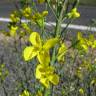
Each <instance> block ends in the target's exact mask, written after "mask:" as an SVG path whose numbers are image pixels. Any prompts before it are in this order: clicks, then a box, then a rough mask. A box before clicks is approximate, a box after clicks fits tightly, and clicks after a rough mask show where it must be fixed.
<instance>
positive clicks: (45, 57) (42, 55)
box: [37, 51, 50, 65]
mask: <svg viewBox="0 0 96 96" xmlns="http://www.w3.org/2000/svg"><path fill="white" fill-rule="evenodd" d="M37 58H38V60H39V62H40V64H45V65H48V64H49V62H50V55H49V52H47V51H41V52H39V54H38V55H37Z"/></svg>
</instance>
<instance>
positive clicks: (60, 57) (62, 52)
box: [57, 43, 67, 62]
mask: <svg viewBox="0 0 96 96" xmlns="http://www.w3.org/2000/svg"><path fill="white" fill-rule="evenodd" d="M66 52H67V47H66V45H65V44H64V43H63V44H61V46H60V48H59V50H58V57H57V60H58V61H59V62H60V61H64V55H65V54H66Z"/></svg>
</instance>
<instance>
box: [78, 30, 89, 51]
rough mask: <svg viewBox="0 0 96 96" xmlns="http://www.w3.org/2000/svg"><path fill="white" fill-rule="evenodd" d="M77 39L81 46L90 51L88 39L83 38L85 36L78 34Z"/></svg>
mask: <svg viewBox="0 0 96 96" xmlns="http://www.w3.org/2000/svg"><path fill="white" fill-rule="evenodd" d="M77 38H78V40H79V45H80V46H81V47H82V48H83V49H84V50H85V51H86V52H87V51H88V40H87V39H86V38H83V36H82V34H81V33H80V32H78V36H77Z"/></svg>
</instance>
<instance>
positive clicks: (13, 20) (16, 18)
mask: <svg viewBox="0 0 96 96" xmlns="http://www.w3.org/2000/svg"><path fill="white" fill-rule="evenodd" d="M10 19H11V22H15V23H17V22H19V21H20V18H19V17H17V16H16V15H15V13H13V14H11V15H10Z"/></svg>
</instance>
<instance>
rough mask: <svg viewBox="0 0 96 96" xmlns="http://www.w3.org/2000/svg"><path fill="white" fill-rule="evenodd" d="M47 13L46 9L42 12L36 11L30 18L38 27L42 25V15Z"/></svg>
mask: <svg viewBox="0 0 96 96" xmlns="http://www.w3.org/2000/svg"><path fill="white" fill-rule="evenodd" d="M47 15H48V11H43V12H42V13H39V12H37V13H35V14H34V15H33V16H32V20H33V21H34V22H35V23H36V24H38V25H39V26H40V27H42V26H43V25H44V17H45V16H47Z"/></svg>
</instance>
